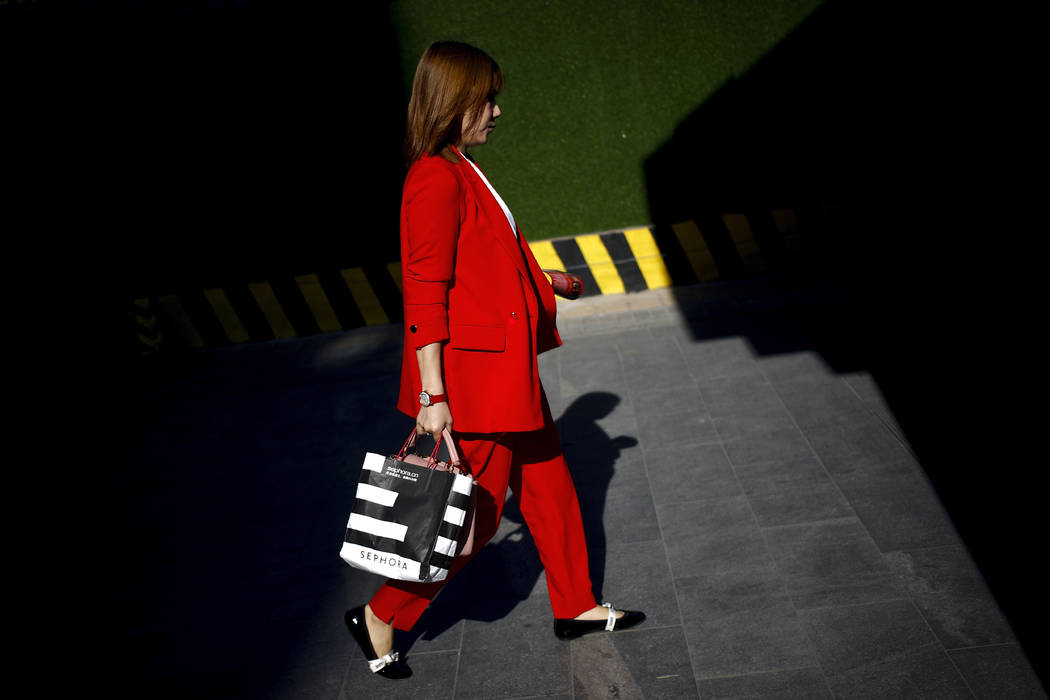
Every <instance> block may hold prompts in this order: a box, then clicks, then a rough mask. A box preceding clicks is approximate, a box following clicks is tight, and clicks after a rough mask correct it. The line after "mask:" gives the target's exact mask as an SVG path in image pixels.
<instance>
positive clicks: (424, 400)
mask: <svg viewBox="0 0 1050 700" xmlns="http://www.w3.org/2000/svg"><path fill="white" fill-rule="evenodd" d="M419 403H420V405H423V406H429V405H430V394H428V393H427V392H425V391H421V392H419Z"/></svg>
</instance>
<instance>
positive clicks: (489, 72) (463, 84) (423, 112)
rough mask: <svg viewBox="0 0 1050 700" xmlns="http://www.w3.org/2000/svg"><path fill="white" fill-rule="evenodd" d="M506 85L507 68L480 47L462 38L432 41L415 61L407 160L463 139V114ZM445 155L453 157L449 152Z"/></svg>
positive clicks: (411, 162)
mask: <svg viewBox="0 0 1050 700" xmlns="http://www.w3.org/2000/svg"><path fill="white" fill-rule="evenodd" d="M502 89H503V71H501V70H500V67H499V65H497V63H496V62H495V61H494V60H492V57H491V56H489V55H488V54H487V53H485V52H484V51H482V50H481V49H478V48H475V47H473V46H471V45H470V44H463V43H460V42H458V41H435V42H434V43H433V44H431V45H430V46H429V47H428V48H427V50H426V51H424V52H423V56H422V58H420V59H419V65H418V66H416V77H415V80H413V81H412V98H411V99H410V100H409V102H408V130H407V133H406V135H405V161H406V162H407V163H408V165H412V164H413V163H415V162H416V161H417V160H419V159H420V158H422V157H423V156H424V155H431V156H432V155H435V154H437V153H438V152H441V151H443V150H444V149H446V148H448V146H449V145H450V144H455V143H456V142H457V141H459V139H460V138H461V137H462V135H463V134H462V131H463V116H464V115H466V114H473V113H474V112H476V111H477V110H478V109H479V108H480V107H481V106H482V105H483V104H485V101H486V100H489V99H491V98H492V97H493V96H494V95H496V94H497V93H498V92H499V91H500V90H502ZM445 157H446V158H449V160H453V158H452V157H451V156H450V155H448V154H447V152H445Z"/></svg>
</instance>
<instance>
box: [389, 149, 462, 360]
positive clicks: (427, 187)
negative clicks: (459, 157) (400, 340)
mask: <svg viewBox="0 0 1050 700" xmlns="http://www.w3.org/2000/svg"><path fill="white" fill-rule="evenodd" d="M421 165H423V166H429V167H421V168H420V169H419V171H418V172H415V173H410V174H409V178H408V180H407V181H406V183H405V191H404V196H403V199H402V205H401V206H402V222H401V226H402V230H401V237H402V266H401V271H402V273H401V274H402V278H401V279H402V288H403V293H404V299H405V338H406V343H407V344H408V346H410V347H416V348H421V347H423V346H424V345H429V344H430V343H435V342H438V341H442V340H447V339H448V337H449V336H448V287H449V283H450V282H451V280H452V273H453V269H454V266H455V260H456V243H457V241H458V240H459V203H460V190H459V187H460V185H459V181H458V179H457V178H456V176H455V174H454V173H453V172H452V171H450V170H448V169H447V168H445V167H442V166H441V165H439V164H434V165H429V164H421Z"/></svg>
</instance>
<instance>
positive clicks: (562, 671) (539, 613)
mask: <svg viewBox="0 0 1050 700" xmlns="http://www.w3.org/2000/svg"><path fill="white" fill-rule="evenodd" d="M569 665H570V664H569V649H568V648H567V646H566V643H565V641H564V640H560V639H558V638H557V637H555V636H554V631H553V618H552V617H551V610H550V604H549V602H548V601H547V599H546V596H533V597H531V598H528V599H526V600H524V601H522V602H521V603H520V604H518V605H517V606H515V608H514V609H513V610H511V611H509V612H508V613H507V614H505V615H503V616H501V617H499V618H498V619H494V620H492V621H489V622H482V621H476V620H473V619H471V620H468V622H467V625H466V628H465V629H464V633H463V652H462V656H461V657H460V662H459V676H458V681H457V683H456V695H455V697H457V698H513V697H526V696H529V695H547V694H554V693H568V692H571V691H570V688H571V686H570V684H571V679H570V677H569Z"/></svg>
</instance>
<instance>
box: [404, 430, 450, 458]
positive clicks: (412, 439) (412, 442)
mask: <svg viewBox="0 0 1050 700" xmlns="http://www.w3.org/2000/svg"><path fill="white" fill-rule="evenodd" d="M418 438H419V435H418V434H417V433H416V430H415V428H413V429H412V432H411V433H409V435H408V439H407V440H405V444H404V445H402V446H401V451H400V452H398V453H397V458H398V459H404V458H405V453H406V452H408V451H409V450H410V449H412V448H413V447H415V446H416V440H417V439H418ZM443 439H447V440H448V442H447V443H446V444H447V445H448V459H449V464H451V465H452V466H454V467H459V466H460V463H459V452H457V451H456V441H455V440H453V439H452V433H450V432H449V431H448V428H445V429H444V430H442V431H441V434H440V435H438V437H437V439H436V440H434V449H433V450H432V451H431V453H430V457H429V458H428V460H427V464H428V466H430V467H433V465H434V464H437V461H438V460H437V453H438V450H439V449H440V448H441V441H442V440H443Z"/></svg>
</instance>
